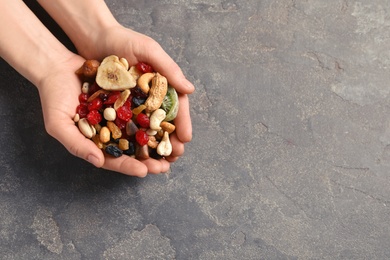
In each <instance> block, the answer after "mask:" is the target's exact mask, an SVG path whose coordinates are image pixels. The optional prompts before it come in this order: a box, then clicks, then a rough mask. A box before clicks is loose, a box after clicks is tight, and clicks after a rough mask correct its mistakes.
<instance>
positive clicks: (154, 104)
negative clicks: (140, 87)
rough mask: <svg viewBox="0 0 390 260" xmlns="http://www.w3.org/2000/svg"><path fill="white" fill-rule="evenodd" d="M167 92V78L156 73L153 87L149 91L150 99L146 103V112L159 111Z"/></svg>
mask: <svg viewBox="0 0 390 260" xmlns="http://www.w3.org/2000/svg"><path fill="white" fill-rule="evenodd" d="M167 91H168V81H167V78H166V77H164V76H162V75H160V74H159V73H156V75H155V76H154V77H153V79H152V87H151V88H150V90H149V97H148V99H146V101H145V106H146V112H152V111H154V110H156V109H158V108H159V107H160V106H161V104H162V102H163V100H164V97H165V95H166V94H167Z"/></svg>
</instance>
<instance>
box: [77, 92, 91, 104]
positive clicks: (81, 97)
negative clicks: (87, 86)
mask: <svg viewBox="0 0 390 260" xmlns="http://www.w3.org/2000/svg"><path fill="white" fill-rule="evenodd" d="M88 98H89V95H88V94H86V93H81V94H80V95H79V102H80V103H85V102H87V100H88Z"/></svg>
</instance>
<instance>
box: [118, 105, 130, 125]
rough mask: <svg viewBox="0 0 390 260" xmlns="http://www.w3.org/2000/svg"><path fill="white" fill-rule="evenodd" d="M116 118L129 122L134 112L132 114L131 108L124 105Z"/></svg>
mask: <svg viewBox="0 0 390 260" xmlns="http://www.w3.org/2000/svg"><path fill="white" fill-rule="evenodd" d="M116 116H117V117H119V118H120V119H122V120H123V121H126V122H128V121H129V120H130V119H131V117H132V116H133V112H131V109H130V107H128V106H125V105H123V106H121V107H120V108H118V110H117V111H116Z"/></svg>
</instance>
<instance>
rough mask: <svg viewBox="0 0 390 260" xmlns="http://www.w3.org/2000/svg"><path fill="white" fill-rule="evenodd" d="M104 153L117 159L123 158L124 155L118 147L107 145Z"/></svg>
mask: <svg viewBox="0 0 390 260" xmlns="http://www.w3.org/2000/svg"><path fill="white" fill-rule="evenodd" d="M104 151H105V152H106V153H107V154H109V155H112V156H114V157H116V158H118V157H121V156H122V154H123V151H122V150H121V149H119V148H118V147H117V146H115V145H107V146H106V149H104Z"/></svg>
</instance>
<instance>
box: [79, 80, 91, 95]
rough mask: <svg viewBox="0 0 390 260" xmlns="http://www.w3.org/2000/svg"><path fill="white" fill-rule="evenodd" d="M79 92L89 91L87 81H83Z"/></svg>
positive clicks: (85, 92)
mask: <svg viewBox="0 0 390 260" xmlns="http://www.w3.org/2000/svg"><path fill="white" fill-rule="evenodd" d="M81 92H83V93H84V94H88V92H89V82H84V83H83V86H82V87H81Z"/></svg>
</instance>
